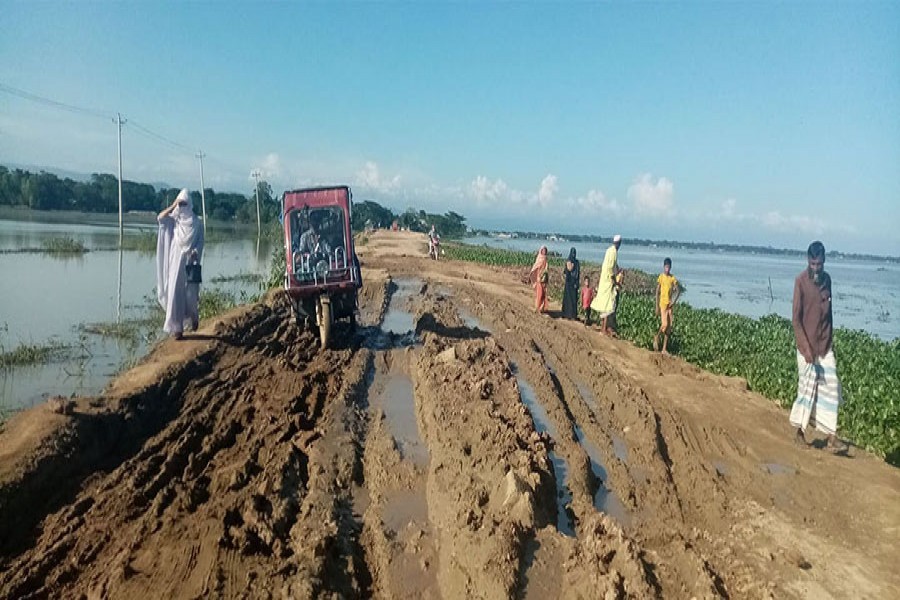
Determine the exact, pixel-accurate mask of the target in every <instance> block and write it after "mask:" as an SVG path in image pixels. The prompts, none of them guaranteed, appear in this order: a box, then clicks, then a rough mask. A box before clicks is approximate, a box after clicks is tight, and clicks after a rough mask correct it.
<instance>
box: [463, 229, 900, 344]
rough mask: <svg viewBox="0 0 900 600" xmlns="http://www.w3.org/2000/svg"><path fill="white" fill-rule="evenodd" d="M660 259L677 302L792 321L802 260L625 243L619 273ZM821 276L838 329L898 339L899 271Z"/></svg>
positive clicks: (850, 263)
mask: <svg viewBox="0 0 900 600" xmlns="http://www.w3.org/2000/svg"><path fill="white" fill-rule="evenodd" d="M465 241H466V242H467V243H470V244H486V245H488V246H492V247H495V248H505V249H509V250H522V251H526V252H536V251H537V249H538V248H540V246H542V245H545V246H547V248H548V249H549V250H551V251H554V252H558V253H559V254H561V255H563V256H566V255H568V253H569V248H572V247H574V248H576V249H577V252H578V258H579V259H581V260H582V261H584V260H587V261H590V262H592V263H596V264H600V263H601V262H603V254H604V253H605V252H606V249H607V247H608V244H587V243H582V242H577V243H576V242H550V241H541V240H527V239H499V238H492V237H474V238H468V239H466V240H465ZM666 257H669V258H671V259H672V273H673V274H674V275H675V276H676V277H677V278H678V280H679V281H680V282H681V283H682V284H683V285H684V286H685V288H686V292H685V295H684V296H682V298H683V299H684V301H685V302H687V303H689V304H690V305H691V306H694V307H696V308H719V309H721V310H724V311H726V312H731V313H737V314H741V315H746V316H748V317H753V318H758V317H761V316H764V315H767V314H771V313H776V314H778V315H780V316H782V317H786V318H790V317H791V302H792V298H793V294H794V278H795V277H796V276H797V274H798V273H800V272H801V271H802V270H803V269H804V268H805V267H806V259H805V257H804V256H777V255H768V254H751V253H749V252H724V251H723V252H714V251H708V250H690V249H687V248H678V247H663V246H659V247H652V246H637V245H630V244H628V240H627V239H626V240H625V241H624V242H623V244H622V247H621V248H620V249H619V266H621V267H622V268H624V269H629V268H634V269H640V270H641V271H645V272H647V273H651V274H654V273H660V272H662V262H663V259H664V258H666ZM825 269H826V270H827V271H828V272H829V273H830V274H831V280H832V292H833V294H834V324H835V326H836V327H845V328H848V329H862V330H864V331H867V332H869V333H871V334H873V335H876V336H878V337H880V338H882V339H885V340H893V339H895V338H897V337H900V264H897V263H890V262H887V261H877V260H856V259H840V258H829V259H828V260H827V262H826V263H825ZM770 280H771V293H770V288H769V281H770ZM592 285H596V282H592Z"/></svg>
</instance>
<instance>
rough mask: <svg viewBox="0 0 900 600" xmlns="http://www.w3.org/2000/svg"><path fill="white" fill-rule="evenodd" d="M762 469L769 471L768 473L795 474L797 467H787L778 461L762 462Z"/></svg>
mask: <svg viewBox="0 0 900 600" xmlns="http://www.w3.org/2000/svg"><path fill="white" fill-rule="evenodd" d="M762 469H763V471H766V472H767V473H769V475H796V474H797V469H795V468H794V467H788V466H786V465H782V464H780V463H774V462H769V463H763V464H762Z"/></svg>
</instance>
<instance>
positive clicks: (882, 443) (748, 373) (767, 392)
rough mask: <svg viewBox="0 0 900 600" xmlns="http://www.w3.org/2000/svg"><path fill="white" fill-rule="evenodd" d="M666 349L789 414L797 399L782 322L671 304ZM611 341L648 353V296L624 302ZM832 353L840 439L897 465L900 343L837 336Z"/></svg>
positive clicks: (652, 327)
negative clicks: (740, 381) (839, 397)
mask: <svg viewBox="0 0 900 600" xmlns="http://www.w3.org/2000/svg"><path fill="white" fill-rule="evenodd" d="M674 314H675V328H674V332H673V335H672V338H671V341H670V343H669V350H670V352H672V353H673V354H678V355H679V356H681V357H682V358H683V359H685V360H686V361H688V362H690V363H692V364H695V365H697V366H699V367H701V368H703V369H706V370H708V371H711V372H713V373H718V374H721V375H728V376H732V377H742V378H744V379H746V380H747V385H748V386H749V387H750V389H752V390H754V391H756V392H759V393H760V394H762V395H763V396H765V397H767V398H770V399H772V400H774V401H776V402H777V403H778V404H779V405H780V406H782V407H785V408H787V407H790V406H791V404H792V403H793V401H794V398H795V397H796V395H797V378H798V375H797V359H796V344H795V342H794V330H793V327H792V326H791V322H790V320H789V319H785V318H784V317H780V316H778V315H774V314H773V315H767V316H764V317H762V318H760V319H752V318H750V317H745V316H742V315H735V314H731V313H727V312H724V311H721V310H718V309H701V308H694V307H692V306H690V305H688V304H685V303H678V304H676V305H675V309H674ZM617 320H618V325H619V334H620V335H621V337H623V338H624V339H627V340H630V341H631V342H633V343H634V344H635V345H637V346H640V347H642V348H648V349H649V348H651V347H652V340H653V335H654V334H655V332H656V329H657V327H658V326H659V322H658V320H657V317H656V314H655V311H654V309H653V299H652V298H650V297H640V296H629V295H627V294H626V295H624V296H623V298H622V300H621V301H620V304H619V311H618V314H617ZM834 353H835V357H836V358H837V365H838V376H839V378H840V380H841V387H842V391H843V398H844V404H843V405H842V406H841V409H840V411H839V413H838V426H839V429H840V434H841V435H842V436H844V437H846V438H848V439H849V440H851V441H852V442H854V443H855V444H857V445H859V446H862V447H865V448H867V449H868V450H871V451H873V452H876V453H877V454H879V455H881V456H883V457H885V458H887V459H888V460H889V461H891V462H892V463H893V464H900V402H898V401H897V400H896V393H895V392H896V390H897V389H900V343H898V341H896V340H895V341H894V342H886V341H884V340H880V339H878V338H876V337H874V336H872V335H870V334H868V333H866V332H864V331H856V330H849V329H837V330H836V331H835V334H834Z"/></svg>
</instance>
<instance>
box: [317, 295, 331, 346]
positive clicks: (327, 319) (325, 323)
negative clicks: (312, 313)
mask: <svg viewBox="0 0 900 600" xmlns="http://www.w3.org/2000/svg"><path fill="white" fill-rule="evenodd" d="M319 307H320V308H319V340H320V341H321V343H322V348H327V347H328V342H329V338H330V337H331V302H322V303H321V304H320V305H319Z"/></svg>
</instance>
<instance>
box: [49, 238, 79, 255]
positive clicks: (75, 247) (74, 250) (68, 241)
mask: <svg viewBox="0 0 900 600" xmlns="http://www.w3.org/2000/svg"><path fill="white" fill-rule="evenodd" d="M41 247H42V248H43V251H44V252H48V253H50V254H84V253H85V252H88V249H87V247H86V246H85V245H84V243H83V242H81V241H80V240H76V239H74V238H71V237H68V236H66V237H55V238H50V239H46V240H44V241H43V242H41Z"/></svg>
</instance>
